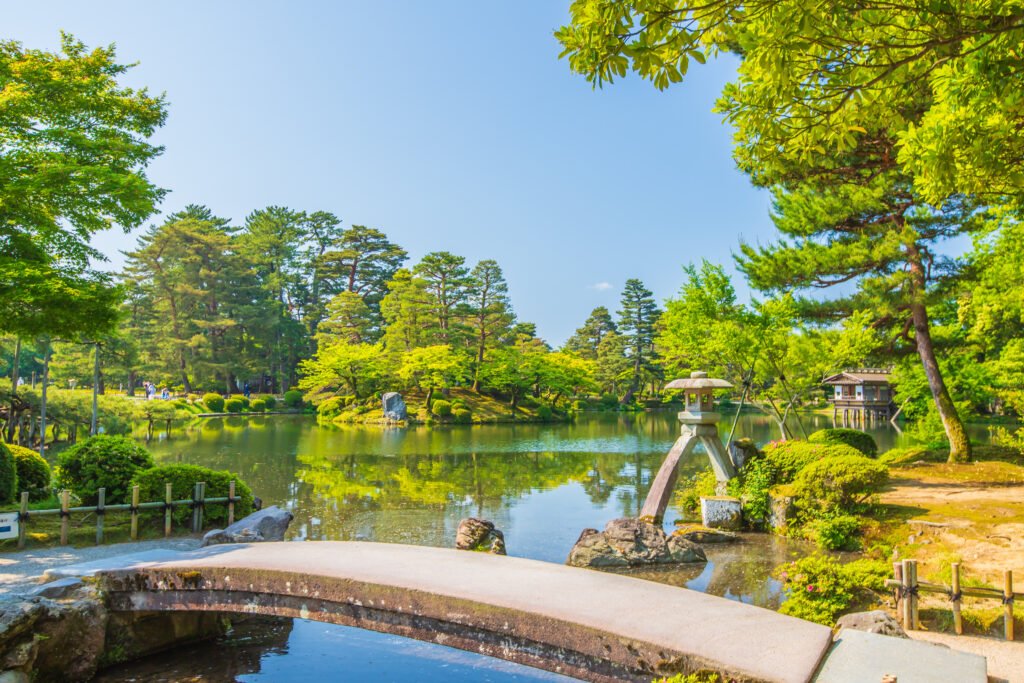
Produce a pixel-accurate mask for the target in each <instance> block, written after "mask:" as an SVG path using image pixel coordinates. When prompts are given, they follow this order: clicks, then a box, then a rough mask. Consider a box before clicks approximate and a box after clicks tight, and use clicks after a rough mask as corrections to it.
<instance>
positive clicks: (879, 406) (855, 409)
mask: <svg viewBox="0 0 1024 683" xmlns="http://www.w3.org/2000/svg"><path fill="white" fill-rule="evenodd" d="M821 383H822V384H825V385H827V386H831V387H833V392H832V396H831V397H829V400H830V401H831V402H832V419H833V420H836V419H838V417H839V415H840V414H841V415H842V418H843V424H844V425H845V424H863V423H864V422H865V421H874V420H882V419H885V420H888V419H889V418H891V417H892V416H893V414H894V412H895V409H896V406H895V404H894V403H893V400H892V392H893V387H892V384H890V382H889V371H888V370H882V369H879V368H858V369H856V370H845V371H843V372H840V373H839V374H837V375H832V376H831V377H826V378H825V379H823V380H822V381H821Z"/></svg>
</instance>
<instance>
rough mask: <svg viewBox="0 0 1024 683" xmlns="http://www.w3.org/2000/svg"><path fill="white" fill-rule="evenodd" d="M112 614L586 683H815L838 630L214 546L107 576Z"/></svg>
mask: <svg viewBox="0 0 1024 683" xmlns="http://www.w3.org/2000/svg"><path fill="white" fill-rule="evenodd" d="M98 576H99V577H100V580H101V586H102V588H103V590H104V591H105V593H106V595H107V597H108V603H109V606H110V608H111V609H112V610H114V611H165V610H184V611H214V612H243V613H258V614H271V615H279V616H289V617H299V618H303V619H313V620H318V621H324V622H330V623H337V624H343V625H347V626H356V627H359V628H365V629H370V630H374V631H382V632H387V633H394V634H397V635H402V636H407V637H410V638H416V639H418V640H425V641H430V642H436V643H440V644H442V645H447V646H450V647H456V648H460V649H463V650H469V651H473V652H479V653H481V654H484V655H489V656H492V657H498V658H501V659H506V660H510V661H514V662H518V663H521V664H526V665H529V666H533V667H536V668H540V669H546V670H549V671H555V672H559V673H563V674H567V675H569V676H572V677H575V678H578V679H582V680H587V681H601V682H605V681H608V682H610V681H643V682H645V683H646V682H649V681H651V680H652V679H653V678H655V677H657V676H664V675H672V674H674V673H678V672H683V673H691V672H695V671H700V670H708V671H714V672H719V673H721V674H723V675H724V676H726V677H727V678H731V679H734V680H736V681H771V682H779V683H782V682H786V683H788V682H793V683H796V682H800V683H803V682H806V681H809V680H811V679H812V677H813V676H814V674H815V671H816V669H817V667H818V664H819V662H820V660H821V659H822V657H823V656H824V655H825V653H826V652H827V651H828V649H829V647H830V645H831V631H830V630H829V629H828V628H826V627H824V626H820V625H818V624H813V623H810V622H806V621H802V620H799V619H794V618H792V617H787V616H784V615H780V614H778V613H775V612H772V611H770V610H765V609H761V608H758V607H754V606H751V605H746V604H743V603H740V602H736V601H733V600H727V599H724V598H719V597H715V596H711V595H706V594H704V593H699V592H696V591H690V590H687V589H683V588H678V587H674V586H668V585H664V584H659V583H653V582H649V581H643V580H640V579H635V578H631V577H627V576H620V575H616V574H610V573H604V572H597V571H592V570H586V569H576V568H572V567H565V566H562V565H556V564H551V563H547V562H538V561H535V560H527V559H522V558H513V557H501V556H495V555H490V554H484V553H466V552H459V551H456V550H449V549H443V548H427V547H420V546H408V545H397V544H385V543H361V542H340V541H338V542H335V541H322V542H307V543H259V544H252V545H233V546H212V547H208V548H204V549H202V550H199V551H196V552H194V553H189V554H188V555H187V557H186V556H182V557H180V558H176V559H172V560H169V561H164V562H156V563H145V564H143V565H139V566H134V567H125V568H119V569H110V570H106V571H103V572H101V573H100V574H99V575H98Z"/></svg>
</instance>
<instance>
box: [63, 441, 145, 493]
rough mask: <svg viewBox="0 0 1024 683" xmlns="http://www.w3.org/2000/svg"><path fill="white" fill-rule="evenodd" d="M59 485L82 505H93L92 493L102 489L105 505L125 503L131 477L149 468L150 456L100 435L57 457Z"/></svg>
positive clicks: (132, 443) (130, 444)
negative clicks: (77, 498)
mask: <svg viewBox="0 0 1024 683" xmlns="http://www.w3.org/2000/svg"><path fill="white" fill-rule="evenodd" d="M58 463H59V465H60V477H59V480H58V481H59V483H60V485H61V486H63V487H64V488H67V489H71V491H72V492H73V493H74V494H75V495H76V496H78V497H79V498H80V499H81V500H82V503H84V504H85V505H94V504H95V503H96V491H97V490H98V489H101V488H105V489H106V490H107V492H106V502H107V503H124V502H127V500H128V493H129V491H130V490H131V480H132V477H134V476H135V474H136V473H137V472H138V471H139V470H144V469H146V468H148V467H152V466H153V456H151V455H150V454H149V451H147V450H146V449H145V448H143V447H142V446H140V445H139V444H138V443H136V442H135V441H133V440H132V439H129V438H127V437H123V436H107V435H105V434H100V435H97V436H90V437H89V438H88V439H86V440H85V441H79V442H78V443H76V444H75V445H73V446H71V448H69V449H67V450H66V451H64V452H63V453H61V454H60V456H59V458H58Z"/></svg>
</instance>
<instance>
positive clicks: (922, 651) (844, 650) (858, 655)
mask: <svg viewBox="0 0 1024 683" xmlns="http://www.w3.org/2000/svg"><path fill="white" fill-rule="evenodd" d="M887 675H888V676H895V677H896V680H897V681H899V683H986V681H987V680H988V672H987V665H986V662H985V658H984V657H982V656H980V655H974V654H968V653H966V652H961V651H959V650H951V649H950V648H948V647H942V646H939V645H932V644H931V643H922V642H920V641H916V640H906V639H903V638H891V637H889V636H883V635H879V634H877V633H865V632H864V631H854V630H851V629H843V631H841V632H840V633H839V635H838V636H837V637H836V644H835V645H834V646H833V647H832V650H831V651H830V652H829V653H828V655H827V656H826V658H825V663H824V664H822V666H821V668H820V670H819V671H818V675H817V677H816V678H815V679H814V681H815V683H863V682H864V681H881V680H882V677H883V676H887Z"/></svg>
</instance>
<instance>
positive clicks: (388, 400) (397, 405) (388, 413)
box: [380, 391, 409, 422]
mask: <svg viewBox="0 0 1024 683" xmlns="http://www.w3.org/2000/svg"><path fill="white" fill-rule="evenodd" d="M380 402H381V407H382V408H383V409H384V418H385V419H387V420H395V421H396V422H402V421H404V420H406V419H408V417H409V413H408V410H407V409H406V407H405V401H404V400H403V399H402V395H401V394H400V393H398V392H397V391H389V392H387V393H386V394H384V395H383V396H381V397H380Z"/></svg>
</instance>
